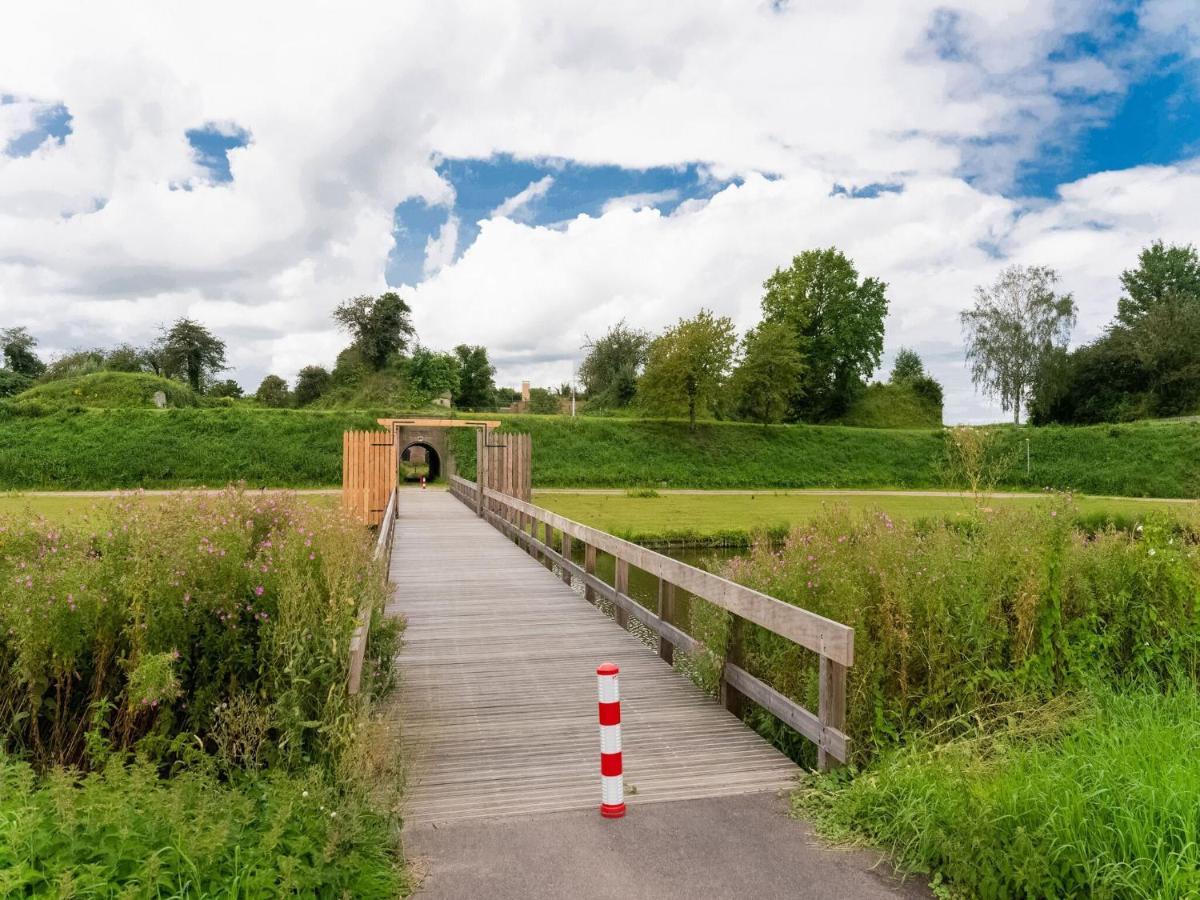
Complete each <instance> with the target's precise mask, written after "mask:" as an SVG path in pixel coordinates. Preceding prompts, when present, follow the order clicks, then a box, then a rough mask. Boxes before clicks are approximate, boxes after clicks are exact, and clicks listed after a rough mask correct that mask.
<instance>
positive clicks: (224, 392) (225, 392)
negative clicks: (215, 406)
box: [208, 378, 244, 399]
mask: <svg viewBox="0 0 1200 900" xmlns="http://www.w3.org/2000/svg"><path fill="white" fill-rule="evenodd" d="M243 393H244V392H243V391H242V386H241V385H240V384H238V383H237V382H236V381H234V380H233V379H232V378H226V379H225V380H224V381H215V382H213V383H212V384H211V385H210V386H209V388H208V396H210V397H230V398H233V399H236V398H238V397H241V396H242V394H243Z"/></svg>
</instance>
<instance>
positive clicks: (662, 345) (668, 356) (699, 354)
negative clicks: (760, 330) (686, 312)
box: [638, 309, 736, 431]
mask: <svg viewBox="0 0 1200 900" xmlns="http://www.w3.org/2000/svg"><path fill="white" fill-rule="evenodd" d="M735 343H736V338H735V333H734V330H733V321H732V320H731V319H729V318H728V317H727V316H714V315H713V314H712V313H710V312H709V311H708V310H705V309H702V310H700V312H699V313H697V314H696V315H695V316H694V317H693V318H691V319H680V320H679V322H678V323H676V324H675V325H674V326H673V327H671V328H668V329H667V330H666V331H665V332H663V333H662V334H661V335H659V336H658V337H656V338H655V339H654V340H653V341H651V342H650V347H649V349H648V350H647V351H646V371H645V372H643V373H642V379H641V381H640V382H638V400H639V402H640V403H641V404H642V406H643V407H644V408H646V409H648V410H650V411H652V412H657V413H660V414H666V415H670V414H679V413H681V412H685V413H686V414H687V417H688V426H689V427H690V428H691V429H692V431H695V430H696V417H697V415H700V416H709V415H711V414H712V411H713V410H714V409H715V408H716V404H717V401H718V399H719V397H720V395H721V391H722V389H723V388H724V386H725V382H726V379H727V378H728V377H729V367H730V364H731V363H732V362H733V349H734V345H735Z"/></svg>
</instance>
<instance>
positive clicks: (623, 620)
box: [613, 556, 629, 628]
mask: <svg viewBox="0 0 1200 900" xmlns="http://www.w3.org/2000/svg"><path fill="white" fill-rule="evenodd" d="M616 562H617V570H616V572H615V573H614V575H613V587H614V588H616V590H617V593H618V594H626V595H628V594H629V563H628V562H626V561H625V560H623V559H621V558H620V557H619V556H618V557H616ZM616 618H617V624H618V625H620V626H621V627H622V628H628V627H629V613H627V612H625V610H624V609H623V608H622V607H620V606H618V607H617V608H616Z"/></svg>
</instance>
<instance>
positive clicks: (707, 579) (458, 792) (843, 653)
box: [389, 477, 853, 825]
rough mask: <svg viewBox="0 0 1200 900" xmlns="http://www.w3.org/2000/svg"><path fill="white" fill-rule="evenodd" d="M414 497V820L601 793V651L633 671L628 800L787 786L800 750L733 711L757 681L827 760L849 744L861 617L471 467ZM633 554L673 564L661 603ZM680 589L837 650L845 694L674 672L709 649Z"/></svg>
mask: <svg viewBox="0 0 1200 900" xmlns="http://www.w3.org/2000/svg"><path fill="white" fill-rule="evenodd" d="M400 496H401V500H400V503H399V513H398V517H397V519H396V521H395V525H394V528H393V529H392V532H393V533H392V537H391V541H392V552H391V562H390V576H391V580H392V581H393V582H394V584H395V594H394V596H393V599H392V601H391V604H390V606H389V612H392V613H395V614H399V615H403V616H404V617H405V618H406V619H407V621H408V626H407V629H406V632H405V640H404V646H403V649H402V650H401V653H400V657H399V660H398V665H399V675H400V689H399V695H398V697H397V698H396V701H395V702H397V703H398V705H399V708H400V710H401V712H400V720H401V722H402V725H401V727H402V739H403V741H404V744H405V754H406V757H407V760H408V764H409V765H410V771H409V774H408V783H407V786H406V794H407V802H406V819H407V821H408V823H409V824H410V825H418V824H422V823H439V822H449V821H455V820H460V819H465V818H474V817H485V816H497V815H506V814H514V813H541V812H550V811H557V810H567V809H575V808H585V807H592V806H595V805H596V804H597V802H598V783H599V775H598V755H599V750H598V737H597V724H596V683H595V667H596V665H597V664H598V663H600V662H602V661H612V662H615V663H617V665H618V666H620V669H621V688H622V713H623V723H622V727H623V743H624V747H623V750H624V759H625V781H626V784H627V792H628V795H629V796H628V797H627V800H628V802H629V803H630V804H638V803H648V802H654V801H662V800H682V799H692V798H699V797H718V796H726V795H730V794H741V793H756V792H762V791H772V790H777V789H780V788H784V787H787V786H788V785H789V784H790V783H791V782H792V781H793V780H794V778H795V776H796V775H797V774H798V769H797V767H796V766H795V764H794V763H792V762H791V761H790V760H789V759H788V758H787V757H785V756H784V755H783V754H781V753H780V752H779V751H777V750H776V749H774V748H773V747H772V746H770V745H769V744H768V743H767V742H766V741H764V740H763V739H762V738H761V737H759V736H758V735H757V734H756V733H754V732H753V731H751V730H750V729H749V728H748V727H746V726H745V725H744V724H743V723H742V721H741V720H740V718H739V717H738V716H736V715H733V714H731V712H740V708H741V704H742V702H743V699H744V698H746V697H749V698H751V699H753V700H754V701H755V702H758V703H760V704H761V705H763V706H764V707H765V708H767V709H768V710H770V711H772V712H773V713H775V714H776V715H779V716H780V717H781V718H783V719H784V721H786V722H788V724H790V725H791V726H792V727H794V728H796V729H797V730H799V731H800V732H801V733H802V734H806V735H808V736H809V737H810V738H812V739H813V740H814V741H815V742H816V743H817V745H818V747H819V749H820V756H821V760H822V765H830V764H832V763H833V762H834V761H835V760H840V759H845V757H846V751H847V741H846V738H845V735H844V734H843V733H842V731H841V728H842V727H843V725H842V721H843V716H844V684H845V671H846V670H845V665H846V664H848V663H849V662H850V661H851V659H852V656H851V655H852V653H853V643H852V641H853V633H852V631H851V630H850V629H849V628H846V627H845V626H842V625H839V624H838V623H836V622H831V621H829V620H827V619H822V618H821V617H819V616H815V615H814V614H812V613H809V612H807V611H805V610H802V609H799V608H797V607H793V606H790V605H787V604H784V603H781V602H780V601H777V600H774V599H772V598H770V597H766V596H765V595H762V594H759V593H757V592H755V591H751V590H750V589H748V588H744V587H741V586H739V585H736V584H733V583H731V582H728V581H725V580H724V579H721V578H719V577H717V576H715V575H711V574H709V573H706V572H703V571H701V570H699V569H696V568H694V567H692V566H688V565H685V564H683V563H680V562H678V561H677V560H674V559H671V558H669V557H666V556H663V555H661V554H658V553H654V552H653V551H649V550H646V549H645V548H642V547H640V546H638V545H635V544H631V543H628V542H626V541H623V540H620V539H619V538H616V537H614V536H612V535H609V534H606V533H604V532H601V531H598V530H596V529H592V528H588V527H587V526H584V525H580V524H579V523H576V522H571V521H570V520H567V519H564V518H562V517H559V516H557V515H555V514H553V513H550V512H549V511H547V510H543V509H540V508H538V507H536V506H534V505H532V504H531V503H529V502H527V501H523V500H519V499H517V498H515V497H512V496H510V495H508V494H505V493H502V492H499V491H493V490H490V489H489V490H487V491H485V496H484V498H482V502H481V498H480V496H479V490H478V486H477V485H476V484H474V483H473V482H469V481H465V480H463V479H461V478H457V477H455V478H452V479H451V491H449V492H445V491H406V492H403V493H402V494H401V495H400ZM480 512H483V517H482V518H481V517H480V516H479V513H480ZM556 538H557V541H556ZM523 549H524V550H528V551H529V553H526V552H523ZM599 553H608V554H611V555H612V556H613V559H614V561H615V565H614V567H613V568H614V571H615V577H614V579H613V583H612V584H609V583H607V582H605V581H602V580H600V579H599V578H598V577H597V576H596V574H595V571H596V562H597V555H598V554H599ZM574 556H582V557H583V560H582V565H580V564H579V563H578V562H576V561H575V560H574V559H573V557H574ZM631 564H634V565H636V566H637V567H638V568H641V569H643V570H645V571H647V572H650V573H651V574H654V575H656V576H657V577H658V579H659V585H660V589H659V609H658V610H650V609H647V608H645V607H644V606H642V605H641V604H639V603H638V602H637V601H636V600H634V599H633V598H632V597H630V596H629V594H628V590H629V589H628V583H629V567H630V565H631ZM676 588H686V589H688V590H689V591H690V592H691V593H692V594H694V595H695V596H698V597H701V598H704V599H707V600H709V601H710V602H714V603H717V604H718V605H720V606H722V607H723V608H726V609H730V610H734V611H736V612H738V613H739V614H741V615H743V616H744V617H746V618H749V619H750V620H751V621H756V622H759V623H760V624H764V625H766V627H770V628H772V629H773V630H777V631H778V632H779V633H781V634H785V635H787V636H789V637H792V638H793V639H798V640H800V641H801V642H802V643H804V644H806V645H811V646H812V647H814V648H820V650H823V651H824V652H823V654H822V657H821V658H822V662H823V663H824V665H823V666H822V671H823V674H824V676H825V681H826V683H827V685H828V689H827V692H826V693H829V694H832V696H825V697H824V699H825V701H826V702H824V703H823V704H822V709H821V711H820V713H818V714H816V715H814V714H812V713H810V712H808V711H807V710H805V709H803V708H802V707H800V706H799V705H797V704H795V703H794V702H792V701H791V700H789V699H787V698H785V697H784V696H782V695H781V694H779V693H777V692H776V691H774V690H773V689H772V688H770V687H769V686H767V685H766V684H764V683H763V682H761V681H759V680H758V679H756V678H754V677H753V676H751V675H750V674H749V673H748V672H746V671H745V670H743V669H742V668H740V667H739V666H737V665H736V664H734V663H733V662H728V661H727V662H726V664H725V667H724V673H723V689H722V701H723V705H722V703H718V702H715V701H714V700H713V699H712V698H711V697H709V696H707V695H706V694H704V693H703V692H702V691H700V690H699V689H698V688H697V687H696V686H695V685H694V684H693V683H692V682H691V681H690V680H689V679H688V678H686V677H685V676H683V675H681V674H680V673H678V672H676V671H675V670H674V668H673V666H672V664H671V657H672V656H673V654H674V650H675V648H676V647H678V648H680V649H683V650H687V651H696V650H698V649H699V644H698V643H697V642H696V641H694V640H693V639H692V638H691V637H690V636H689V635H688V634H687V633H686V631H684V630H683V628H682V627H680V626H679V625H678V624H674V623H673V622H672V621H671V619H672V618H673V616H672V614H671V606H672V599H673V596H674V593H675V590H676ZM597 600H602V601H606V603H605V604H604V605H606V606H608V607H609V608H610V611H613V612H615V618H616V620H617V621H616V622H614V620H613V618H610V617H609V616H608V615H606V614H605V612H603V611H602V610H601V609H600V608H598V606H597V605H596V601H597ZM589 601H591V602H589ZM630 619H636V620H638V621H639V622H640V623H642V626H643V627H642V628H641V629H640V630H641V631H642V638H639V637H638V636H635V635H634V634H632V633H630V631H628V630H626V629H625V628H622V627H619V626H620V625H627V624H628V623H629V620H630ZM647 630H648V631H647ZM647 633H649V634H654V635H657V637H658V640H657V641H656V642H654V646H648V644H647V643H646V642H645V640H644V638H645V636H646V635H647ZM840 660H845V662H844V663H843V662H840ZM831 667H836V672H834V673H832V674H831V673H830V671H829V670H830V668H831ZM823 687H825V685H823Z"/></svg>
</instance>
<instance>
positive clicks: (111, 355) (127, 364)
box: [104, 344, 148, 372]
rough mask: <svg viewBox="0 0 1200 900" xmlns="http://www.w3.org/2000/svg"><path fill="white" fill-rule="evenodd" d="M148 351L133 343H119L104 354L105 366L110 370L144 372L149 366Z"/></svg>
mask: <svg viewBox="0 0 1200 900" xmlns="http://www.w3.org/2000/svg"><path fill="white" fill-rule="evenodd" d="M146 356H147V351H146V350H142V349H140V348H138V347H135V346H133V344H118V345H117V346H116V347H113V348H112V349H111V350H109V351H108V352H107V353H105V354H104V368H106V369H107V370H108V371H110V372H144V371H146V369H147V368H148V363H147V359H146Z"/></svg>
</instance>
